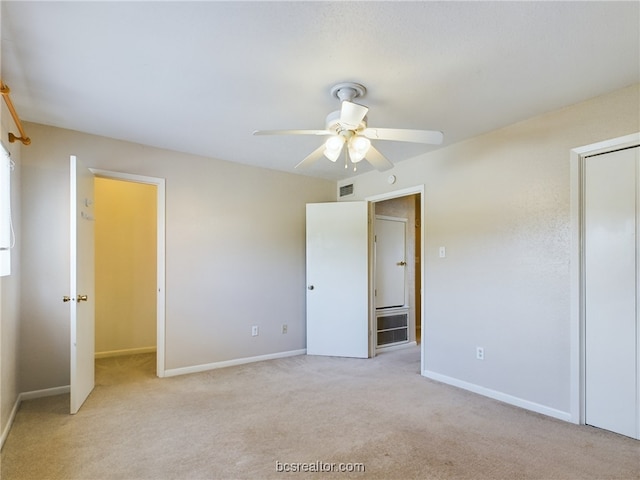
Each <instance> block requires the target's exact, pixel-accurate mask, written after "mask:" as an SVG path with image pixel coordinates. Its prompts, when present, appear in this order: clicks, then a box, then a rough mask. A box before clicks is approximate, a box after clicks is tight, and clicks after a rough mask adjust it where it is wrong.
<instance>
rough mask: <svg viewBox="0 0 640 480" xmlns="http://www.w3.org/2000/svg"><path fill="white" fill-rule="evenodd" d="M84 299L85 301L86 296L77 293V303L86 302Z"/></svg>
mask: <svg viewBox="0 0 640 480" xmlns="http://www.w3.org/2000/svg"><path fill="white" fill-rule="evenodd" d="M86 301H87V296H86V295H78V303H80V302H86Z"/></svg>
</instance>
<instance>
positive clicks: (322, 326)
mask: <svg viewBox="0 0 640 480" xmlns="http://www.w3.org/2000/svg"><path fill="white" fill-rule="evenodd" d="M307 354H308V355H329V356H338V357H357V358H367V357H368V356H369V218H368V204H367V202H338V203H314V204H308V205H307Z"/></svg>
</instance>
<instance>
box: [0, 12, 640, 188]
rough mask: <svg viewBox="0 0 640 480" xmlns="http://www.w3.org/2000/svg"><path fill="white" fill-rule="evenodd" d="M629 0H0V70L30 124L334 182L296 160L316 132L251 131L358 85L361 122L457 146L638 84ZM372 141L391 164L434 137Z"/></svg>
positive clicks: (286, 120)
mask: <svg viewBox="0 0 640 480" xmlns="http://www.w3.org/2000/svg"><path fill="white" fill-rule="evenodd" d="M639 7H640V3H639V2H575V1H573V2H323V1H316V2H148V1H146V2H145V1H143V2H55V1H47V2H12V1H3V2H2V77H3V80H4V82H5V83H6V84H8V85H9V87H10V88H11V91H12V95H11V98H12V100H13V102H14V104H15V106H16V108H17V110H18V112H19V114H20V116H21V118H22V119H23V120H26V121H31V122H37V123H42V124H46V125H53V126H57V127H62V128H69V129H73V130H79V131H83V132H88V133H93V134H98V135H104V136H108V137H113V138H117V139H123V140H128V141H132V142H138V143H142V144H146V145H152V146H157V147H162V148H167V149H171V150H177V151H181V152H188V153H193V154H198V155H204V156H207V157H213V158H217V159H222V160H227V161H232V162H240V163H245V164H250V165H256V166H262V167H266V168H273V169H278V170H283V171H289V172H295V173H301V174H305V175H314V176H320V177H325V178H331V179H340V178H345V177H347V176H350V175H354V172H353V171H351V170H345V169H344V167H343V166H341V165H336V164H333V163H331V162H329V161H328V160H325V159H321V160H320V161H318V162H317V163H316V164H315V165H314V166H313V167H312V168H310V169H307V170H304V171H298V170H294V166H295V165H296V164H297V163H298V162H299V161H300V160H302V159H303V158H304V157H305V156H306V155H307V154H308V153H310V152H311V151H312V150H314V149H315V148H317V147H318V146H319V145H320V142H321V141H322V139H321V138H320V137H314V136H310V137H306V136H305V137H301V136H269V137H255V136H252V132H253V131H254V130H256V129H283V128H294V129H298V128H301V129H318V128H324V119H325V117H326V115H327V114H328V113H330V112H331V111H333V110H336V109H338V108H339V102H338V100H337V99H335V98H333V97H331V95H330V90H331V87H332V86H333V85H334V84H336V83H339V82H343V81H356V82H359V83H362V84H364V85H365V86H366V87H367V90H368V91H367V93H366V95H365V96H364V97H363V98H360V99H358V100H357V101H358V103H362V104H364V105H367V106H368V107H369V108H370V111H369V115H368V119H369V126H375V127H390V128H414V129H434V130H442V131H443V132H444V134H445V142H444V144H443V145H448V144H451V143H455V142H458V141H461V140H464V139H466V138H469V137H472V136H475V135H478V134H480V133H483V132H486V131H490V130H493V129H496V128H500V127H502V126H505V125H509V124H511V123H514V122H517V121H520V120H523V119H526V118H529V117H531V116H534V115H537V114H540V113H543V112H546V111H549V110H554V109H557V108H560V107H563V106H566V105H569V104H573V103H576V102H579V101H582V100H585V99H588V98H591V97H594V96H597V95H601V94H604V93H607V92H610V91H613V90H615V89H618V88H622V87H625V86H627V85H630V84H633V83H637V82H639V81H640V8H639ZM27 133H28V132H27ZM32 140H33V141H34V142H37V138H34V139H32ZM375 145H376V147H377V148H378V149H379V150H380V151H381V152H382V153H383V154H385V155H386V156H387V157H388V158H389V159H390V160H391V161H392V162H394V163H397V162H399V161H402V160H406V159H407V158H410V157H413V156H416V155H419V154H421V153H424V152H427V151H429V150H431V149H433V148H436V147H431V146H426V145H416V144H408V143H398V142H384V141H378V142H375ZM368 169H370V168H369V167H367V166H364V165H363V166H361V167H359V171H358V172H357V174H359V173H362V172H364V171H367V170H368Z"/></svg>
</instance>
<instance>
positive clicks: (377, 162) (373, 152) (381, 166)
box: [364, 146, 393, 172]
mask: <svg viewBox="0 0 640 480" xmlns="http://www.w3.org/2000/svg"><path fill="white" fill-rule="evenodd" d="M364 158H366V159H367V162H369V163H370V164H371V165H373V166H374V167H375V169H376V170H378V171H380V172H384V171H385V170H389V169H390V168H393V163H391V162H390V161H389V160H387V158H386V157H385V156H384V155H382V154H381V153H380V152H379V151H378V150H377V149H375V148H374V147H373V146H370V147H369V150H367V153H366V154H365V156H364Z"/></svg>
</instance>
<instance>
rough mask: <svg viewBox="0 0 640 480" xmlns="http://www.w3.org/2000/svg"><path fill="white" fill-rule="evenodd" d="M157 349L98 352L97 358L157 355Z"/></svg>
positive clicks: (143, 348) (145, 348) (141, 348)
mask: <svg viewBox="0 0 640 480" xmlns="http://www.w3.org/2000/svg"><path fill="white" fill-rule="evenodd" d="M155 352H156V347H140V348H127V349H125V350H110V351H107V352H96V353H95V358H108V357H122V356H124V355H138V354H141V353H155Z"/></svg>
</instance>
